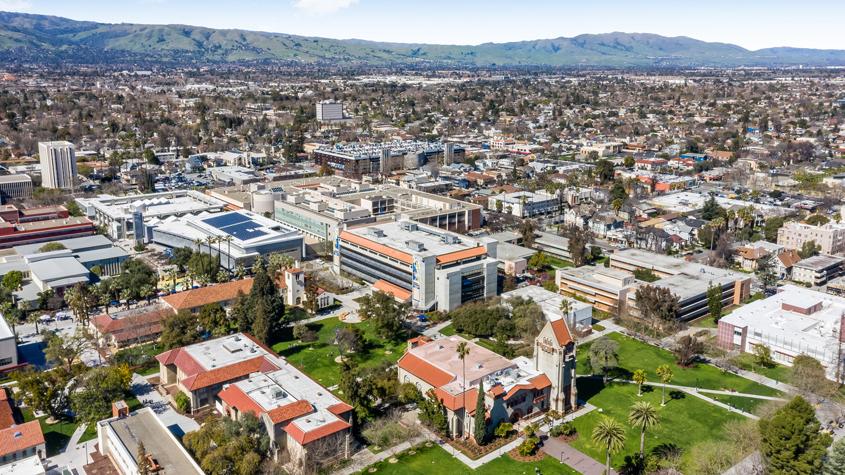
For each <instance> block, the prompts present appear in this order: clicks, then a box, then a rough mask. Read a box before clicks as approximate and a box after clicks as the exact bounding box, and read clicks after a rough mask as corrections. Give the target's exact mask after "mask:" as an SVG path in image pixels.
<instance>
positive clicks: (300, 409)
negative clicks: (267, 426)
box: [267, 400, 314, 424]
mask: <svg viewBox="0 0 845 475" xmlns="http://www.w3.org/2000/svg"><path fill="white" fill-rule="evenodd" d="M312 412H314V406H312V405H311V403H310V402H308V401H305V400H300V401H295V402H292V403H289V404H285V405H284V406H279V407H276V408H273V409H271V410H270V411H268V412H267V416H269V417H270V420H271V421H272V422H273V424H280V423H282V422H285V421H290V420H293V419H296V418H299V417H302V416H304V415H306V414H311V413H312Z"/></svg>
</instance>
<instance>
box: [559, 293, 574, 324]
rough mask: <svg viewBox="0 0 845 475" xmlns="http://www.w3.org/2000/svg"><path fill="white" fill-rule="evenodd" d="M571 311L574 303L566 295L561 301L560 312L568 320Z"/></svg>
mask: <svg viewBox="0 0 845 475" xmlns="http://www.w3.org/2000/svg"><path fill="white" fill-rule="evenodd" d="M570 312H572V303H571V302H570V301H569V299H568V298H566V297H564V298H562V299H561V301H560V313H562V314H563V319H564V320H567V318H568V317H569V313H570Z"/></svg>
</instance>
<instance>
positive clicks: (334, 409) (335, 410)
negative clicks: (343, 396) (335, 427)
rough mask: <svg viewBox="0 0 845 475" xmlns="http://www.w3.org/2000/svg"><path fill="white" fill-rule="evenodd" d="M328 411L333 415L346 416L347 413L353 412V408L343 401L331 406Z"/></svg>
mask: <svg viewBox="0 0 845 475" xmlns="http://www.w3.org/2000/svg"><path fill="white" fill-rule="evenodd" d="M326 409H328V410H329V412H331V413H332V414H334V415H336V416H339V415H341V414H346V413H347V412H349V411H351V410H352V409H353V407H352V406H350V405H349V404H346V403H345V402H343V401H340V402H339V403H337V404H334V405H331V406H329V407H327V408H326Z"/></svg>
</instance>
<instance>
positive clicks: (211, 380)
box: [177, 356, 279, 391]
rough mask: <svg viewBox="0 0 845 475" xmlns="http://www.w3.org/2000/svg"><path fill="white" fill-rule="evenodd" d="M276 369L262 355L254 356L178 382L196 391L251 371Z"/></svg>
mask: <svg viewBox="0 0 845 475" xmlns="http://www.w3.org/2000/svg"><path fill="white" fill-rule="evenodd" d="M177 366H178V364H177ZM277 369H279V368H277V367H276V365H274V364H273V363H271V362H270V361H269V360H268V359H267V358H265V357H264V356H256V357H255V358H250V359H248V360H244V361H240V362H238V363H235V364H230V365H228V366H222V367H220V368H215V369H212V370H210V371H204V372H200V373H195V374H192V375H190V376H188V377H186V378H185V379H183V380H182V381H180V383H181V384H182V386H184V387H185V389H187V390H188V391H196V390H197V389H201V388H207V387H209V386H214V385H215V384H220V383H225V382H227V381H234V380H236V379H239V378H244V377H246V376H249V375H250V374H252V373H267V372H270V371H274V370H277Z"/></svg>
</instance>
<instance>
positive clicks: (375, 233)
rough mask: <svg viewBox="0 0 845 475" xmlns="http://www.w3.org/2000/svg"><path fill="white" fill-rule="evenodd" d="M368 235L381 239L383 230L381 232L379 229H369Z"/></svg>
mask: <svg viewBox="0 0 845 475" xmlns="http://www.w3.org/2000/svg"><path fill="white" fill-rule="evenodd" d="M370 234H371V235H373V236H375V237H380V238H381V237H384V230H381V229H378V228H372V229H370Z"/></svg>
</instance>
